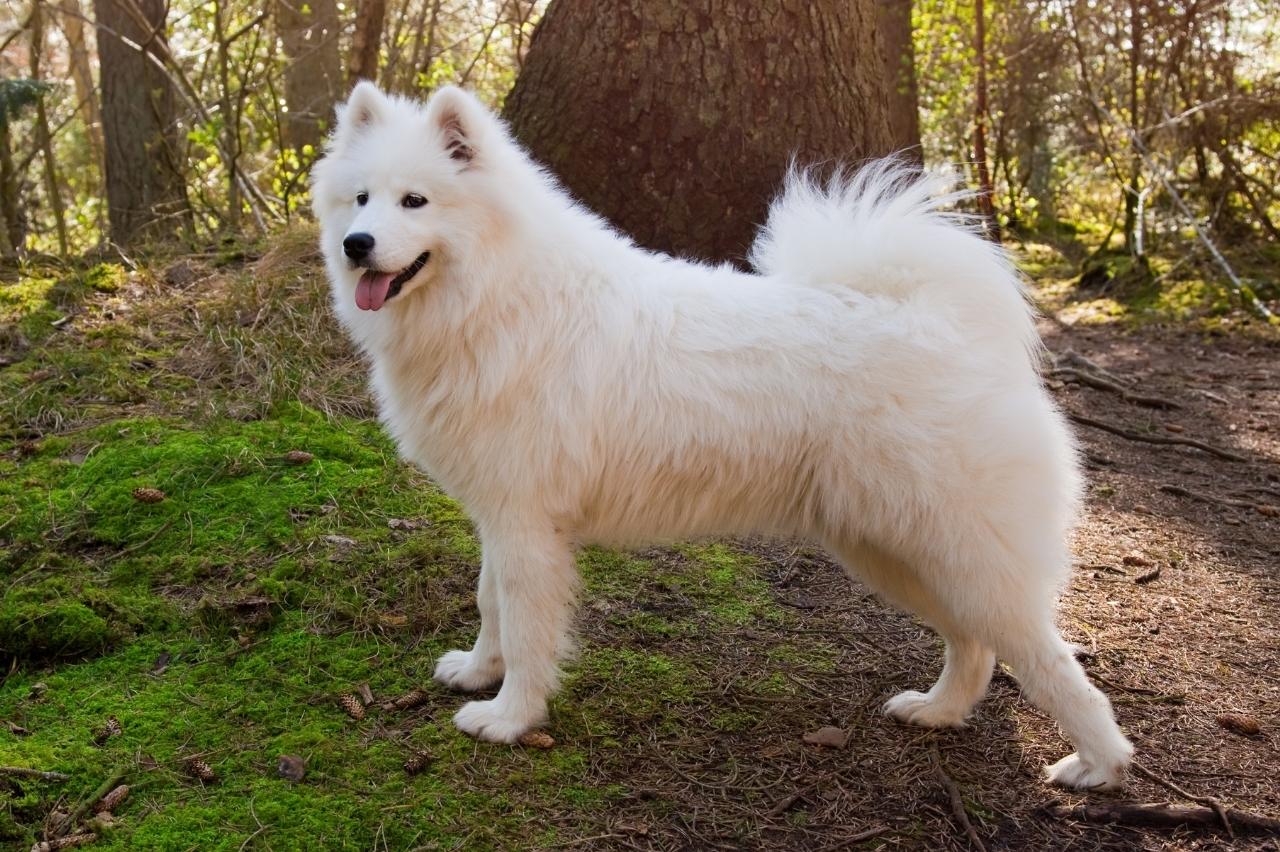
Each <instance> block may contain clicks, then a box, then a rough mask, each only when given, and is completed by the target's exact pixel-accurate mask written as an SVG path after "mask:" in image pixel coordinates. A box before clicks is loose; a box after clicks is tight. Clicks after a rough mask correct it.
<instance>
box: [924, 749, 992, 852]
mask: <svg viewBox="0 0 1280 852" xmlns="http://www.w3.org/2000/svg"><path fill="white" fill-rule="evenodd" d="M929 760H930V762H931V763H933V774H934V777H935V778H937V779H938V783H940V784H941V785H942V787H943V789H944V790H946V791H947V797H948V798H950V800H951V813H952V814H954V815H955V818H956V822H958V823H960V827H961V828H963V829H964V833H965V835H967V836H968V838H969V842H970V843H971V844H973V848H975V849H977V850H979V852H986V850H987V847H986V845H985V844H983V842H982V838H981V837H979V836H978V832H977V830H976V829H974V827H973V823H972V822H970V821H969V812H968V811H966V810H965V809H964V797H963V796H961V795H960V788H959V787H957V786H956V782H954V781H952V780H951V776H950V775H948V774H947V771H946V770H945V769H943V768H942V756H941V755H940V754H938V747H937V746H936V745H935V746H932V747H931V748H930V749H929Z"/></svg>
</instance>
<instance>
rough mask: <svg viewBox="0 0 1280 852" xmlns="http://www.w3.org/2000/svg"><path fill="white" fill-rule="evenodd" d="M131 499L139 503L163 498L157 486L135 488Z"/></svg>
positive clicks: (157, 501)
mask: <svg viewBox="0 0 1280 852" xmlns="http://www.w3.org/2000/svg"><path fill="white" fill-rule="evenodd" d="M133 499H135V500H137V501H138V502H139V503H159V502H160V501H161V500H163V499H164V492H163V491H161V490H160V489H159V488H135V489H133Z"/></svg>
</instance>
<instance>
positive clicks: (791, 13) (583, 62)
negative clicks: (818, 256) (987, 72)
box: [506, 0, 895, 262]
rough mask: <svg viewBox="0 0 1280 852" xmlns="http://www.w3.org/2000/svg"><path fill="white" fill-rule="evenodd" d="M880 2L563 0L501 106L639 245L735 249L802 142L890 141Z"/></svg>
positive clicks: (705, 253) (872, 152)
mask: <svg viewBox="0 0 1280 852" xmlns="http://www.w3.org/2000/svg"><path fill="white" fill-rule="evenodd" d="M875 3H876V0H848V2H845V0H814V1H813V2H806V0H693V2H684V3H677V2H674V0H663V2H655V0H648V1H647V2H645V0H555V2H553V3H552V4H551V7H550V8H549V9H548V11H547V14H546V16H545V17H544V18H543V20H542V23H541V24H540V25H539V27H538V30H537V32H536V33H535V34H534V38H533V42H532V45H531V46H530V49H529V53H528V56H527V57H526V59H525V63H524V70H523V72H522V73H521V75H520V77H519V78H518V79H517V81H516V85H515V88H514V89H513V90H512V92H511V94H510V96H509V97H508V99H507V102H506V116H507V118H508V119H509V120H510V121H511V123H512V126H513V129H514V130H515V133H516V135H517V137H518V138H519V139H520V140H521V141H522V142H523V143H524V144H525V145H527V146H528V147H529V149H530V150H531V151H532V153H533V155H534V156H535V157H536V158H537V159H538V160H540V161H541V162H543V163H545V164H546V165H547V166H549V167H550V168H551V170H552V171H553V172H555V174H556V175H557V176H559V177H560V179H561V180H562V181H563V182H564V184H565V185H566V186H567V188H568V189H569V190H570V191H571V192H572V193H573V194H574V195H575V196H577V197H578V198H579V199H580V200H582V201H583V202H584V203H585V204H587V205H588V206H590V207H591V208H592V209H594V210H596V211H597V212H600V213H602V214H604V215H605V216H606V217H608V218H609V219H610V220H611V221H612V222H613V223H614V224H615V225H616V226H617V227H619V228H620V229H622V230H623V231H625V232H627V233H628V234H630V235H631V236H633V237H634V238H635V239H636V240H637V241H638V242H639V243H640V244H641V245H644V246H646V247H649V248H652V249H658V250H662V251H667V252H673V253H678V254H684V255H692V256H696V257H700V258H704V259H708V260H720V261H724V260H731V261H738V262H740V261H741V260H742V258H743V257H744V255H745V253H746V251H747V249H748V247H749V245H750V243H751V240H752V238H753V235H754V233H755V231H756V229H757V227H758V225H759V224H760V223H761V222H762V221H763V220H764V216H765V211H766V209H767V205H768V203H769V200H770V199H771V198H772V197H773V196H774V194H775V193H776V192H777V191H778V188H779V184H780V182H781V178H782V176H783V174H784V173H785V171H786V168H787V165H788V162H789V161H790V159H791V158H792V156H793V155H794V156H795V158H796V160H797V161H798V162H799V163H801V164H827V165H830V164H832V163H834V162H845V163H857V162H859V161H861V160H863V159H865V158H867V157H871V156H878V155H883V154H887V153H889V152H891V151H892V150H893V149H894V148H895V145H894V138H893V133H892V130H891V128H890V124H889V118H888V98H887V95H886V91H887V88H888V87H887V86H886V83H885V79H884V76H885V75H884V61H883V55H882V53H881V50H880V42H879V39H878V37H877V34H876V26H875V21H876V5H875Z"/></svg>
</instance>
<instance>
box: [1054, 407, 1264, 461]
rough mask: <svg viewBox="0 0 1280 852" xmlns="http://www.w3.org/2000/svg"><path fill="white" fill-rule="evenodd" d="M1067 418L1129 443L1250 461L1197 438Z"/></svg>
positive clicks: (1080, 417)
mask: <svg viewBox="0 0 1280 852" xmlns="http://www.w3.org/2000/svg"><path fill="white" fill-rule="evenodd" d="M1067 417H1068V418H1070V419H1071V421H1072V422H1074V423H1079V424H1080V425H1081V426H1092V427H1093V428H1094V429H1101V430H1102V431H1103V432H1109V433H1111V434H1112V435H1117V436H1119V437H1121V438H1124V439H1125V440H1128V441H1137V442H1139V443H1142V444H1160V445H1167V446H1178V447H1194V448H1195V449H1197V450H1200V451H1202V452H1206V453H1209V454H1210V455H1213V456H1217V457H1218V458H1220V459H1226V460H1228V461H1234V462H1246V461H1248V459H1246V458H1245V457H1244V456H1242V455H1238V454H1236V453H1233V452H1231V451H1230V450H1224V449H1222V448H1221V447H1215V446H1213V445H1212V444H1206V443H1205V442H1204V441H1197V440H1196V439H1195V438H1175V437H1170V436H1165V435H1143V434H1142V433H1140V432H1134V431H1132V430H1130V429H1126V428H1124V427H1123V426H1117V425H1115V424H1114V423H1108V422H1106V421H1105V420H1095V419H1094V418H1092V417H1087V416H1085V415H1083V414H1076V413H1075V412H1074V411H1068V412H1067Z"/></svg>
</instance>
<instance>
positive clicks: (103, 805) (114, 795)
mask: <svg viewBox="0 0 1280 852" xmlns="http://www.w3.org/2000/svg"><path fill="white" fill-rule="evenodd" d="M127 798H129V785H128V784H121V785H120V786H119V787H116V788H115V789H114V790H112V791H111V792H110V793H108V794H107V795H105V796H103V797H102V798H101V799H100V800H99V801H98V804H97V805H95V806H94V808H93V809H94V810H95V811H97V812H98V813H103V812H104V811H105V812H110V811H114V810H115V809H116V808H117V807H119V805H120V803H121V802H123V801H124V800H125V799H127Z"/></svg>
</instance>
